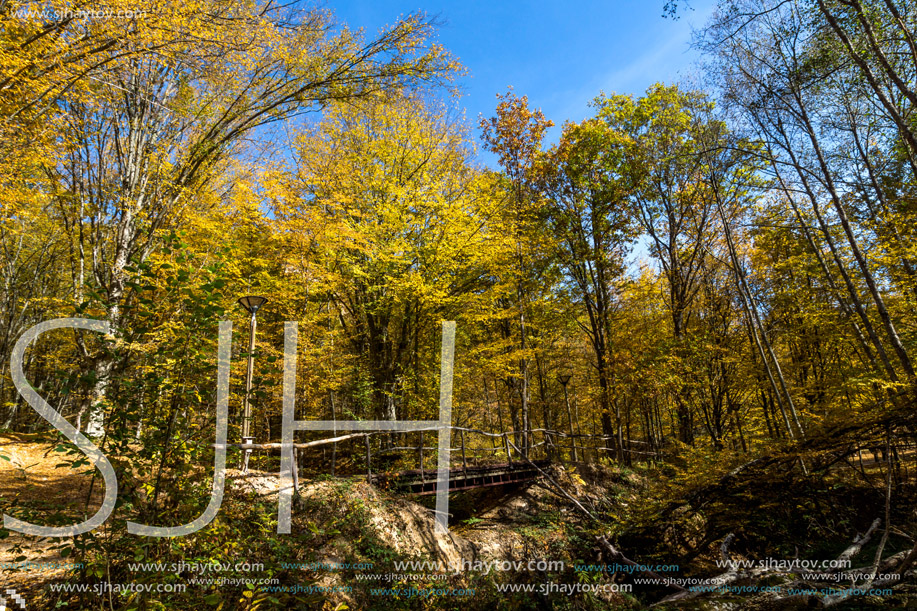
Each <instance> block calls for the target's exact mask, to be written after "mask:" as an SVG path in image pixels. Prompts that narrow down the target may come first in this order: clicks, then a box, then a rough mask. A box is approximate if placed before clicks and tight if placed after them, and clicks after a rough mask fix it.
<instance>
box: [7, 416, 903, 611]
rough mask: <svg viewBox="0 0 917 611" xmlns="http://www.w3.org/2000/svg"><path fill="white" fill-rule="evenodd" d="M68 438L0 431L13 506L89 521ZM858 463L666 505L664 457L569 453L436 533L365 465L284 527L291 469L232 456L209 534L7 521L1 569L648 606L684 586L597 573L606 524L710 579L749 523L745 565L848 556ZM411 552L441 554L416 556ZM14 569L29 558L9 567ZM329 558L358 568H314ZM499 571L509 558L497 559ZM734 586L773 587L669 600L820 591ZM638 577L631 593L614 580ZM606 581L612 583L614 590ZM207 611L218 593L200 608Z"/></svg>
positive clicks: (454, 499) (95, 493)
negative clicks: (76, 529) (182, 567)
mask: <svg viewBox="0 0 917 611" xmlns="http://www.w3.org/2000/svg"><path fill="white" fill-rule="evenodd" d="M55 448H56V444H55V443H54V442H51V441H49V440H48V438H46V437H42V436H39V435H23V434H4V435H0V452H2V454H4V455H5V456H6V457H7V459H4V460H0V509H2V510H3V512H4V513H11V514H15V515H16V516H17V517H19V518H20V519H27V521H33V522H35V523H41V524H48V523H55V522H56V523H68V522H67V520H69V521H70V522H69V523H72V522H73V521H74V517H79V518H80V519H85V517H86V516H88V515H92V514H93V513H94V512H95V510H96V508H97V507H98V506H99V505H100V503H101V497H102V494H103V486H102V485H101V482H100V481H99V480H97V481H96V482H95V483H94V484H93V483H92V478H91V477H90V476H89V475H82V474H74V472H73V470H72V469H71V468H70V467H69V466H68V465H65V464H62V463H61V460H62V459H61V454H60V453H58V452H55V451H54V450H55ZM855 463H856V467H858V468H859V469H860V472H859V473H858V472H855V471H854V470H852V469H847V472H846V474H845V477H846V479H844V478H832V479H830V480H825V481H824V482H822V483H821V484H819V485H817V486H816V485H815V484H811V485H805V484H801V483H800V482H798V481H793V482H790V483H787V482H785V481H776V482H775V481H762V482H759V483H756V484H755V486H759V487H760V490H759V494H758V497H760V498H751V497H748V496H743V495H745V494H746V493H745V492H744V491H743V490H741V489H738V490H734V491H729V490H721V491H719V492H718V494H719V496H718V497H716V498H715V499H711V500H708V501H702V502H701V503H699V505H700V506H701V508H700V509H699V508H698V507H692V506H691V505H690V504H687V503H685V502H680V504H679V503H675V504H674V505H673V504H672V503H671V499H670V498H669V500H666V498H667V497H666V495H665V490H664V488H665V487H666V486H670V485H671V483H672V482H671V481H669V480H667V479H666V477H667V475H666V472H665V470H664V469H662V470H655V471H650V470H649V469H648V468H647V467H643V468H634V469H625V468H619V467H616V466H610V465H598V464H577V465H575V466H570V465H568V466H567V467H566V468H565V467H564V466H560V465H555V466H553V467H551V468H550V470H549V474H550V481H546V480H539V481H537V482H535V483H533V484H529V485H517V486H506V487H499V488H486V489H480V490H474V491H469V492H465V493H460V494H453V495H451V497H450V512H451V517H450V531H449V533H447V534H441V533H438V532H437V531H436V529H435V528H434V519H433V516H434V513H433V511H432V507H433V505H432V500H433V499H432V497H428V498H426V499H417V498H410V497H407V496H404V495H399V494H394V493H390V492H388V491H386V490H380V489H379V488H377V487H375V486H373V485H370V484H368V483H367V482H366V481H365V478H363V477H354V478H332V477H330V476H327V475H318V476H314V477H311V478H309V477H304V478H303V480H302V481H301V487H300V496H299V498H298V499H296V501H295V503H294V511H293V532H292V534H291V535H290V536H289V537H287V538H285V537H284V536H281V535H277V534H276V512H277V490H278V486H279V483H278V478H277V474H276V472H270V471H260V470H257V469H253V470H252V471H250V472H249V473H247V474H242V473H240V472H239V471H238V470H233V469H230V470H228V472H227V482H228V485H227V492H226V499H225V500H224V504H223V507H222V508H221V510H220V514H219V516H218V518H217V519H216V520H215V521H214V523H213V525H212V528H211V527H208V528H211V530H209V531H208V529H207V528H205V529H204V530H202V531H201V532H200V533H198V534H196V535H191V536H188V537H182V538H178V539H175V540H165V542H164V541H163V540H159V539H157V540H151V539H148V538H144V537H132V536H128V535H127V534H126V532H123V531H124V522H123V518H122V519H121V520H120V521H119V520H118V519H115V518H114V517H113V518H112V519H111V520H109V521H108V522H107V523H106V524H105V525H104V526H103V527H101V528H100V529H99V531H98V533H97V534H95V535H93V537H94V538H93V539H91V540H90V541H89V543H90V545H89V546H87V547H83V548H79V547H78V546H74V545H73V542H72V541H65V540H53V539H40V538H34V537H28V536H23V535H20V534H18V533H9V535H8V536H7V537H6V539H4V540H0V579H2V585H3V587H5V588H12V589H15V590H16V591H17V592H19V593H21V594H23V595H24V596H26V598H27V600H30V601H33V602H34V603H35V605H39V604H40V605H42V606H34V605H33V607H30V608H52V607H55V606H63V607H64V608H71V609H72V608H89V609H94V608H102V601H97V602H98V604H99V606H98V607H96V606H94V605H93V601H92V600H91V599H90V600H89V602H88V603H87V602H86V600H87V599H85V598H79V599H78V600H77V601H76V602H75V603H74V602H73V599H68V598H67V597H66V596H64V595H62V594H61V593H60V592H57V593H53V592H51V591H49V587H51V585H52V584H55V583H63V582H74V583H76V582H80V581H83V580H88V581H93V580H96V581H98V580H100V579H101V580H109V581H115V580H116V579H120V580H125V581H127V580H132V581H142V580H149V579H154V578H156V577H155V575H154V574H149V575H148V574H146V573H144V574H139V573H136V572H134V573H132V572H131V569H129V568H128V566H127V565H128V564H129V561H131V560H137V559H146V560H161V561H164V560H171V561H173V562H175V561H178V562H181V561H184V559H186V558H188V559H195V560H200V559H202V558H210V559H213V558H224V559H225V558H227V557H229V558H247V559H249V560H251V561H252V562H255V561H257V562H258V563H261V564H264V565H265V567H266V568H265V571H264V575H265V576H267V577H270V578H272V579H274V580H277V582H279V583H280V584H281V585H282V586H284V587H286V584H297V583H299V584H304V583H308V584H310V586H314V587H315V588H320V589H321V593H320V594H313V593H308V594H302V593H297V594H295V595H290V596H286V595H284V596H280V595H278V594H276V593H271V592H267V591H264V590H263V589H262V590H260V591H259V590H258V588H252V586H251V585H246V586H242V585H238V586H237V587H236V590H238V592H236V594H235V595H236V597H237V599H233V600H235V602H234V603H232V604H229V605H228V606H224V607H223V608H225V609H230V608H239V609H249V608H250V609H256V608H265V609H266V608H294V609H299V608H302V609H309V608H323V609H331V610H333V609H344V608H345V606H346V608H350V609H363V608H391V609H401V608H406V609H413V608H454V609H465V610H467V609H478V608H486V609H497V608H519V609H528V608H532V609H536V608H548V607H546V606H545V605H548V606H549V607H551V608H568V609H640V608H646V607H647V606H648V605H649V604H652V603H654V602H658V601H660V600H662V599H664V598H666V597H667V596H671V595H673V594H674V593H677V592H676V591H675V590H673V589H672V588H670V587H666V586H664V585H660V584H658V583H657V584H656V585H652V584H649V582H647V581H644V582H643V585H641V583H640V582H639V581H637V578H638V577H640V576H641V573H640V572H629V571H626V570H625V571H621V570H614V571H608V570H602V569H596V568H595V567H599V566H602V565H608V564H612V563H613V562H614V563H618V562H620V561H621V559H620V558H612V557H611V556H610V555H609V554H608V553H607V552H606V550H603V549H602V548H601V546H600V545H597V544H596V537H597V536H602V535H607V536H608V537H609V539H610V540H613V541H616V542H617V545H619V546H620V548H621V550H622V551H623V552H624V555H626V556H628V557H629V558H630V559H632V560H634V561H637V562H640V563H645V564H648V565H649V564H652V565H663V566H664V567H665V569H666V570H668V571H669V572H668V573H666V572H665V571H662V575H663V576H665V577H677V578H697V579H706V578H709V577H713V576H715V575H718V574H721V573H723V571H724V569H723V568H722V567H720V566H718V565H717V560H719V559H720V546H721V544H722V542H723V540H724V537H725V536H726V535H727V533H734V534H735V535H736V542H735V543H734V544H733V547H732V549H731V552H730V553H731V557H732V558H733V559H734V560H739V561H745V562H749V561H760V560H761V559H763V558H767V557H771V558H776V559H793V558H796V559H798V558H809V557H811V558H819V559H830V558H835V557H837V555H838V554H839V553H840V552H841V551H843V550H844V549H845V548H846V547H847V546H848V545H850V543H851V541H852V540H853V539H854V536H855V535H856V534H857V533H863V532H864V531H865V530H866V526H867V525H868V523H869V522H870V521H872V520H873V519H874V518H875V517H877V516H879V515H882V513H881V511H882V502H881V500H882V497H881V493H882V491H881V486H880V484H881V483H882V480H881V473H880V469H881V466H882V465H881V461H876V460H875V459H874V457H872V456H869V455H864V456H863V461H862V465H860V464H859V460H858V458H857V460H856V461H855ZM257 466H262V465H257ZM116 468H117V466H116ZM122 473H123V472H122ZM200 475H201V480H202V481H204V480H207V470H206V469H204V468H203V467H202V468H201V474H200ZM122 479H129V478H128V477H126V476H123V477H122ZM856 482H859V483H858V484H857V483H856ZM807 486H808V487H807ZM124 488H129V486H124ZM558 488H560V489H562V491H563V492H566V493H567V494H569V495H571V496H572V497H573V498H575V499H577V500H578V502H579V503H581V504H582V505H583V508H585V509H586V510H587V511H590V512H594V513H595V514H597V515H601V516H603V522H602V523H600V524H599V525H596V524H594V523H592V524H590V523H589V522H588V520H585V519H584V516H583V512H582V511H580V510H578V509H577V508H575V507H574V505H573V503H571V502H570V500H569V499H568V498H565V496H564V495H563V494H561V493H558ZM905 488H906V486H905ZM90 490H91V494H90ZM123 492H126V491H123ZM832 495H833V496H832ZM87 499H89V502H88V505H87ZM896 501H897V504H896V509H895V511H894V517H893V520H892V522H893V524H894V525H895V526H894V528H893V529H892V530H891V534H890V536H889V538H888V542H887V547H886V550H887V552H886V554H885V556H886V557H887V556H888V555H890V554H892V553H897V554H898V555H899V556H900V555H901V554H903V553H905V552H906V550H907V549H909V548H910V546H911V545H912V544H913V537H911V536H910V535H909V533H913V532H915V530H914V526H915V522H914V520H913V515H912V514H913V503H910V502H909V501H907V500H905V499H896ZM666 507H667V508H666ZM116 513H117V512H116ZM737 514H741V515H737ZM908 516H910V518H909V517H908ZM4 534H6V533H4ZM877 539H878V537H876V538H875V539H874V540H873V541H872V542H871V544H870V545H869V546H867V547H866V548H865V549H864V550H863V553H862V555H861V557H862V558H864V559H863V560H860V561H859V562H857V563H856V564H855V565H854V566H862V565H869V563H870V562H871V559H872V554H874V553H875V550H876V547H875V546H876V543H877ZM236 540H237V541H236ZM168 541H171V543H168ZM93 546H95V547H96V548H98V549H103V548H104V549H105V550H106V551H105V554H100V553H98V552H97V551H93V549H92V548H93ZM103 555H104V558H102V556H103ZM77 558H79V560H85V559H91V560H92V562H91V563H88V564H87V565H84V568H82V569H80V570H74V569H72V567H68V566H67V565H68V563H70V561H71V559H74V561H76V560H75V559H77ZM531 560H534V561H536V562H537V561H539V560H544V561H552V562H555V563H563V567H564V568H563V569H560V570H558V569H557V568H556V567H555V568H549V569H545V568H543V567H539V566H538V565H537V564H536V565H535V566H533V567H532V568H531V569H530V568H529V567H528V566H526V565H527V563H528V562H529V561H531ZM405 562H421V563H423V562H426V563H433V564H426V565H417V566H414V567H408V568H406V567H407V565H405V564H403V563H405ZM398 563H402V564H398ZM14 565H15V566H16V567H17V568H12V567H14ZM328 566H351V567H352V566H359V567H361V568H357V569H345V570H324V569H321V568H306V567H328ZM418 566H419V568H418ZM86 567H90V568H86ZM456 567H459V568H458V569H457V568H456ZM462 567H464V568H462ZM469 567H470V568H469ZM487 567H491V568H490V569H487ZM494 567H496V568H494ZM501 567H504V568H510V569H511V570H506V571H502V570H496V569H499V568H501ZM584 567H589V568H584ZM93 572H95V573H93ZM224 576H225V577H229V574H226V575H224ZM190 577H194V576H193V575H188V574H187V572H186V573H184V574H182V573H181V572H180V571H179V572H178V573H177V574H175V575H171V574H169V575H166V576H163V575H161V574H160V576H159V577H158V578H159V579H163V580H175V581H181V582H183V583H189V584H191V587H196V588H198V589H199V592H197V593H194V592H192V593H191V594H188V595H187V598H186V599H182V600H187V601H189V602H187V603H181V604H176V603H175V601H174V600H172V599H163V601H167V600H168V602H163V604H165V605H166V606H165V607H164V608H192V607H196V606H199V605H200V604H202V601H210V602H213V600H218V599H214V598H213V596H215V595H216V594H219V595H220V596H221V597H225V596H227V594H226V591H225V590H226V588H225V587H224V588H223V589H222V590H215V589H213V586H201V584H195V583H194V579H190ZM241 577H246V576H245V575H241ZM242 581H244V579H243V580H242ZM552 583H553V584H555V585H557V584H560V585H566V586H569V587H574V586H576V587H580V588H585V587H591V586H596V588H595V589H596V590H597V591H593V592H586V593H583V592H577V593H567V594H565V593H564V592H563V591H561V592H539V591H538V590H537V588H539V587H542V585H543V584H552ZM736 583H737V584H740V585H741V584H743V583H744V584H753V583H754V584H755V587H756V588H759V590H761V591H758V592H752V593H746V594H742V595H736V594H729V593H709V594H705V595H703V596H692V597H691V598H690V599H687V600H682V601H673V602H672V604H667V605H663V607H662V608H679V609H726V608H729V609H759V610H763V609H783V608H804V607H806V606H808V605H810V604H811V603H812V600H811V599H800V600H797V601H795V602H794V601H789V602H788V601H785V600H778V599H779V597H777V596H775V595H773V593H772V592H764V591H763V589H762V586H774V585H775V584H777V583H782V582H780V580H775V579H770V580H769V581H766V582H761V583H758V582H752V581H750V580H746V581H738V582H736ZM623 584H630V585H632V586H633V589H632V590H631V591H630V592H627V591H623V592H622V591H620V590H618V591H615V590H614V589H612V587H619V586H621V585H623ZM647 584H649V585H647ZM507 585H510V586H518V587H519V588H525V587H530V588H536V589H535V590H534V591H532V590H530V591H529V593H526V592H525V591H520V592H517V593H510V594H507V593H505V592H502V591H500V589H501V588H504V589H505V587H506V586H507ZM599 586H608V587H607V588H606V589H605V591H600V590H601V588H600V587H599ZM395 587H401V588H402V589H403V588H405V587H410V588H414V589H415V590H416V591H422V590H425V589H426V590H430V591H432V590H434V589H439V590H443V589H452V590H472V589H473V590H474V591H475V595H474V598H473V599H465V600H460V599H457V598H456V599H451V600H450V599H442V598H440V599H436V600H439V602H437V603H435V604H436V605H437V606H435V607H434V606H431V605H432V604H434V603H433V602H431V601H432V600H433V599H428V598H426V597H424V598H418V599H416V600H413V601H412V600H411V599H410V598H408V599H405V598H404V597H391V596H390V595H388V594H387V595H386V596H389V597H390V598H386V599H385V600H384V601H383V602H384V604H382V602H380V601H382V599H379V598H373V596H382V595H381V594H373V592H374V591H377V590H378V591H381V590H383V589H386V588H395ZM910 591H911V589H910V588H909V587H904V588H903V589H899V590H898V591H897V593H896V595H895V597H891V598H889V597H886V598H884V599H883V598H869V599H867V598H864V597H861V598H858V599H856V600H852V601H848V602H847V603H845V604H841V605H838V606H837V607H836V608H842V609H855V608H875V609H878V608H896V607H897V608H903V606H904V605H907V604H909V602H910V601H911V600H912V598H910V597H911V596H912V595H913V593H909V592H910ZM157 600H158V599H157ZM219 600H223V598H219ZM227 600H228V599H227ZM39 601H40V602H39ZM259 601H260V602H259ZM501 601H504V602H501ZM505 601H509V602H505ZM121 602H122V603H123V604H121V605H118V604H117V603H118V600H117V599H116V598H115V599H112V598H111V597H109V599H108V600H107V601H106V604H105V605H104V608H107V609H119V608H122V609H133V608H137V609H140V608H150V609H155V608H160V607H157V606H155V605H154V606H146V607H143V606H140V607H137V606H135V607H132V606H131V599H127V600H126V601H125V600H122V601H121ZM224 602H225V601H224ZM74 604H75V605H77V606H73V605H74ZM87 604H88V605H89V606H81V605H87ZM185 604H187V606H185ZM68 605H69V606H68ZM259 605H260V606H259ZM205 608H219V606H211V607H208V606H207V605H204V606H203V607H201V609H205Z"/></svg>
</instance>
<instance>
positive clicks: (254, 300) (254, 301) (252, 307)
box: [239, 295, 267, 314]
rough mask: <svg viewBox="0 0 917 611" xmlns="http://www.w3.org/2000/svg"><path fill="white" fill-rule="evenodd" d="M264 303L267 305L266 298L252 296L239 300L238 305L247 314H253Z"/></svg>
mask: <svg viewBox="0 0 917 611" xmlns="http://www.w3.org/2000/svg"><path fill="white" fill-rule="evenodd" d="M265 303H267V298H266V297H257V296H254V295H249V296H247V297H242V298H241V299H239V305H240V306H242V307H243V308H245V309H246V310H247V311H248V312H249V314H255V313H256V312H257V311H258V310H259V309H260V308H261V306H263V305H264V304H265Z"/></svg>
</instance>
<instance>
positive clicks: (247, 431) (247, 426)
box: [239, 296, 267, 473]
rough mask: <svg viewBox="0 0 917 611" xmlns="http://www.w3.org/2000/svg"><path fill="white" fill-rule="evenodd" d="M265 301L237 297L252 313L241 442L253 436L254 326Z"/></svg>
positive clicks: (245, 458) (247, 451)
mask: <svg viewBox="0 0 917 611" xmlns="http://www.w3.org/2000/svg"><path fill="white" fill-rule="evenodd" d="M265 303H267V299H266V298H265V297H256V296H248V297H242V298H241V299H239V305H241V306H242V307H243V308H245V310H246V311H247V312H248V313H249V314H251V315H252V317H251V322H250V325H249V332H248V367H247V368H246V370H245V402H244V406H245V407H244V408H243V414H242V443H243V444H245V445H250V444H252V443H254V441H255V438H254V437H252V436H251V421H252V404H251V394H252V373H253V371H254V365H255V327H256V326H257V320H256V318H255V317H256V315H257V314H258V310H259V309H260V308H261V306H263V305H264V304H265ZM251 453H252V451H251V449H250V448H247V449H245V450H244V451H243V453H242V472H243V473H246V472H248V457H249V456H251Z"/></svg>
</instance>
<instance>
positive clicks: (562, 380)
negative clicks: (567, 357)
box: [557, 373, 579, 462]
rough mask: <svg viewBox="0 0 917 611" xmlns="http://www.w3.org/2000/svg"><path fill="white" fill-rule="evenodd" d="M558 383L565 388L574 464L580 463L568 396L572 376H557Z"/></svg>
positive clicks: (565, 374) (567, 374)
mask: <svg viewBox="0 0 917 611" xmlns="http://www.w3.org/2000/svg"><path fill="white" fill-rule="evenodd" d="M557 381H558V382H560V385H561V386H563V387H564V402H565V403H566V404H567V422H568V423H569V424H570V446H571V447H572V448H573V462H579V456H578V455H577V453H576V437H574V435H576V431H574V430H573V413H572V412H571V411H570V397H569V396H568V395H567V384H569V383H570V374H569V373H562V374H560V375H559V376H557Z"/></svg>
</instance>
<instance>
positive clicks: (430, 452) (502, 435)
mask: <svg viewBox="0 0 917 611" xmlns="http://www.w3.org/2000/svg"><path fill="white" fill-rule="evenodd" d="M450 428H451V430H452V431H453V433H456V434H454V435H453V436H452V439H456V438H457V439H458V442H459V443H458V446H457V447H451V448H450V457H451V461H450V462H451V463H452V464H453V465H456V463H458V461H461V469H462V470H463V471H467V470H468V468H469V465H470V466H472V467H477V466H489V465H494V464H502V462H505V463H507V464H513V463H516V462H525V461H527V460H536V459H548V460H552V461H558V462H562V463H573V462H583V461H578V460H576V458H577V457H578V455H579V454H578V452H579V453H580V454H581V455H582V457H583V458H584V459H585V462H598V460H599V458H601V457H602V456H603V455H605V456H609V457H612V458H614V457H616V456H618V455H619V452H620V453H621V454H626V455H628V456H629V457H631V459H632V460H645V461H649V460H654V459H656V458H658V457H659V453H658V452H656V451H654V450H653V448H652V446H650V444H648V443H646V442H643V441H637V440H629V441H628V442H627V445H628V446H630V447H625V448H620V449H619V448H617V447H615V445H614V444H615V442H616V441H617V440H616V438H615V437H614V436H609V435H596V434H591V435H590V434H587V433H573V434H571V433H567V432H564V431H558V430H553V429H543V428H541V429H531V430H529V431H528V432H527V433H526V432H525V431H516V430H510V431H503V432H497V433H494V432H489V431H484V430H482V429H476V428H469V427H461V426H452V427H450ZM438 430H439V429H437V428H435V427H431V428H429V429H419V430H414V431H362V432H357V433H350V434H347V435H340V436H337V437H331V438H325V439H318V440H314V441H309V442H304V443H294V444H293V446H294V448H293V450H294V454H293V455H294V461H293V465H294V472H293V478H294V481H295V482H297V483H298V480H299V469H300V461H301V460H302V459H303V458H304V451H305V450H310V449H317V448H319V447H323V446H327V445H331V446H332V465H331V467H332V473H331V474H332V475H336V473H335V467H336V456H337V446H338V444H339V443H343V442H347V441H351V442H352V441H357V440H358V439H359V438H361V437H362V438H363V440H364V443H363V445H364V449H363V451H362V452H363V454H364V456H363V460H364V468H365V473H366V476H367V477H368V478H372V476H373V472H374V467H375V470H376V472H379V471H380V470H384V469H379V467H380V466H381V464H380V463H379V461H380V460H381V459H383V458H384V457H386V456H392V455H398V454H399V453H401V454H402V455H403V454H404V453H407V454H408V455H409V456H413V457H414V458H413V459H411V460H409V461H408V462H407V463H404V462H403V463H402V464H403V465H404V466H409V465H410V464H416V465H417V469H418V470H419V471H420V473H421V477H423V475H424V474H425V473H426V472H427V471H429V472H431V473H434V472H435V470H436V469H435V466H433V467H428V465H427V462H428V460H430V461H432V462H435V461H436V457H437V452H438V448H437V447H436V446H435V445H430V446H428V445H426V443H425V438H426V437H425V433H429V432H436V431H438ZM398 435H400V436H401V437H400V439H401V440H402V441H401V444H400V445H395V441H394V439H395V438H396V436H398ZM410 436H419V441H418V443H416V444H408V443H406V442H405V440H407V439H408V438H409V437H410ZM373 437H377V438H378V439H379V442H378V444H377V446H378V448H377V449H375V450H373V447H372V446H373V443H372V438H373ZM475 438H477V439H478V440H480V439H486V440H489V442H490V447H486V445H483V444H481V443H480V442H478V443H474V442H473V441H472V440H474V439H475ZM435 440H436V437H433V441H434V443H435ZM589 442H591V443H589ZM226 445H227V447H233V448H239V449H242V450H279V449H280V447H281V444H280V443H260V444H255V443H251V444H237V443H231V444H226ZM635 446H636V448H641V449H635ZM354 450H356V448H354ZM357 452H359V451H357ZM603 453H604V454H603ZM356 455H357V456H358V455H359V453H357V454H356ZM501 457H502V461H501ZM590 458H591V460H590ZM488 459H489V460H488ZM415 460H416V462H415ZM456 466H458V465H456ZM454 468H455V467H453V469H454Z"/></svg>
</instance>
